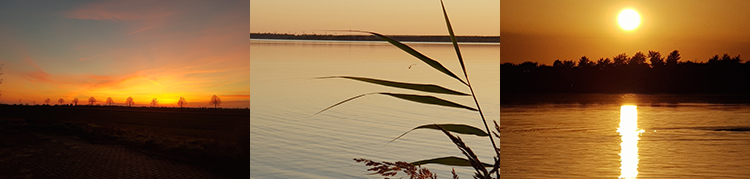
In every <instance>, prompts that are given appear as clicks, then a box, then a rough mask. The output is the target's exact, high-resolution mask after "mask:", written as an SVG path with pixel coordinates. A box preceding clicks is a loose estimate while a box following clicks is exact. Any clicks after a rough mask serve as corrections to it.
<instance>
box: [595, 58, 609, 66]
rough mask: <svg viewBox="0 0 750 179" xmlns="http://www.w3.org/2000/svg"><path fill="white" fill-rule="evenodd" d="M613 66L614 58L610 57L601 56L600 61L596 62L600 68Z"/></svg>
mask: <svg viewBox="0 0 750 179" xmlns="http://www.w3.org/2000/svg"><path fill="white" fill-rule="evenodd" d="M610 66H612V60H609V58H599V61H597V62H596V67H598V68H607V67H610Z"/></svg>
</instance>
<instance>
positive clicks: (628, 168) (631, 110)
mask: <svg viewBox="0 0 750 179" xmlns="http://www.w3.org/2000/svg"><path fill="white" fill-rule="evenodd" d="M617 132H619V133H620V136H622V143H620V148H621V150H620V177H619V178H636V176H638V140H640V138H639V137H638V136H640V134H641V133H643V130H640V129H638V110H637V109H636V106H629V105H625V106H622V107H621V108H620V127H619V128H617Z"/></svg>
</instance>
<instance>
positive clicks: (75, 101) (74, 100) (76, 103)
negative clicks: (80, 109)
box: [70, 98, 78, 106]
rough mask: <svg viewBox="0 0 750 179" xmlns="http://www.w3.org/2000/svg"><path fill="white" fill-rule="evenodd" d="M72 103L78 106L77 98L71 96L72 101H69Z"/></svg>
mask: <svg viewBox="0 0 750 179" xmlns="http://www.w3.org/2000/svg"><path fill="white" fill-rule="evenodd" d="M70 102H71V103H73V106H78V98H73V101H70Z"/></svg>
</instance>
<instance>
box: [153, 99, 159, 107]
mask: <svg viewBox="0 0 750 179" xmlns="http://www.w3.org/2000/svg"><path fill="white" fill-rule="evenodd" d="M156 105H159V101H157V100H156V98H154V99H151V107H156Z"/></svg>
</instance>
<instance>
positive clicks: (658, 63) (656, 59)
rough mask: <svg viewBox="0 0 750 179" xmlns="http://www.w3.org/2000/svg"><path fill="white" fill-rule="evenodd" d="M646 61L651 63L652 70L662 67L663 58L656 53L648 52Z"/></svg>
mask: <svg viewBox="0 0 750 179" xmlns="http://www.w3.org/2000/svg"><path fill="white" fill-rule="evenodd" d="M648 59H649V61H650V62H651V66H652V67H654V68H660V67H663V66H664V58H662V57H661V53H659V52H658V51H653V50H649V51H648Z"/></svg>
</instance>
